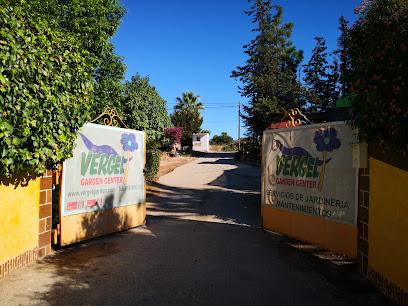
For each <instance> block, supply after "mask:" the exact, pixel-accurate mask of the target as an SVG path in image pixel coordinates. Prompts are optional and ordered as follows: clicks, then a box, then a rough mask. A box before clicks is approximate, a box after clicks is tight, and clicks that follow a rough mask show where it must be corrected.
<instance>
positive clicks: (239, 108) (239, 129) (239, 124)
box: [238, 102, 241, 150]
mask: <svg viewBox="0 0 408 306" xmlns="http://www.w3.org/2000/svg"><path fill="white" fill-rule="evenodd" d="M238 150H241V102H238Z"/></svg>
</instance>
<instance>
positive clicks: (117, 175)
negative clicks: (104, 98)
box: [58, 109, 146, 246]
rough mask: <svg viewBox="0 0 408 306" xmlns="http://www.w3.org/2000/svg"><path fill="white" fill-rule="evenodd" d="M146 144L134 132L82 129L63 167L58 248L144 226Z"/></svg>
mask: <svg viewBox="0 0 408 306" xmlns="http://www.w3.org/2000/svg"><path fill="white" fill-rule="evenodd" d="M107 111H108V113H109V115H110V116H112V114H113V115H116V116H117V113H116V110H110V109H108V110H105V113H106V112H107ZM119 119H120V118H119ZM105 122H106V121H105ZM111 122H112V118H111ZM145 142H146V136H145V133H144V132H141V131H136V130H132V129H127V128H118V127H114V126H105V125H100V124H94V123H87V124H85V125H84V126H83V127H82V128H81V130H80V131H79V132H78V137H77V139H76V147H75V149H74V152H73V156H72V158H69V159H67V160H66V161H64V162H63V166H62V167H63V170H62V179H61V180H62V181H61V185H60V224H59V228H58V232H59V244H60V246H64V245H68V244H71V243H74V242H78V241H81V240H85V239H89V238H93V237H96V236H101V235H105V234H108V233H112V232H116V231H120V230H124V229H127V228H132V227H135V226H139V225H142V224H144V223H145V220H146V189H145V178H144V173H143V169H144V166H145V157H146V150H145V147H146V146H145Z"/></svg>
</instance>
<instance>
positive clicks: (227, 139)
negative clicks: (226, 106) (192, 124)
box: [211, 132, 234, 145]
mask: <svg viewBox="0 0 408 306" xmlns="http://www.w3.org/2000/svg"><path fill="white" fill-rule="evenodd" d="M233 141H234V139H232V137H231V136H228V134H227V133H226V132H222V133H221V135H220V136H218V135H214V137H213V138H212V139H211V143H212V144H216V145H224V144H225V145H228V144H230V143H232V142H233Z"/></svg>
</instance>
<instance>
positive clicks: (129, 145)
mask: <svg viewBox="0 0 408 306" xmlns="http://www.w3.org/2000/svg"><path fill="white" fill-rule="evenodd" d="M120 143H121V144H122V147H123V151H127V163H126V171H125V179H124V184H125V185H126V182H127V178H128V173H129V158H130V152H133V151H135V150H137V149H138V148H139V145H138V144H137V141H136V136H135V134H126V133H124V134H122V139H121V140H120Z"/></svg>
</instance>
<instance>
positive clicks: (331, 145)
mask: <svg viewBox="0 0 408 306" xmlns="http://www.w3.org/2000/svg"><path fill="white" fill-rule="evenodd" d="M313 141H314V143H315V144H316V150H317V151H319V152H323V164H322V172H320V177H319V186H318V190H319V191H322V188H323V181H324V172H325V170H326V160H327V152H332V151H333V150H336V149H338V148H340V146H341V141H340V139H338V138H337V131H336V129H334V128H330V127H328V128H327V129H320V130H318V131H316V132H315V136H314V138H313Z"/></svg>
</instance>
